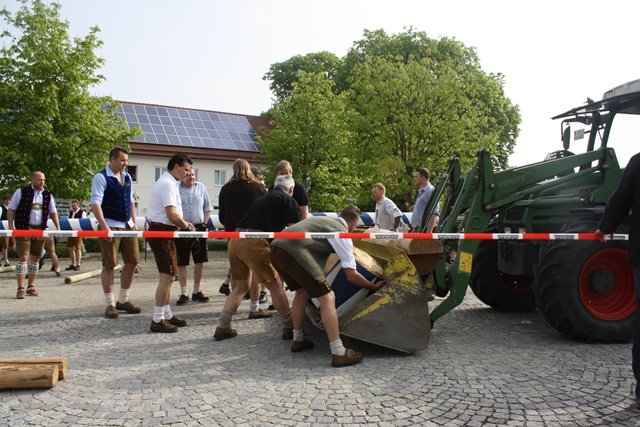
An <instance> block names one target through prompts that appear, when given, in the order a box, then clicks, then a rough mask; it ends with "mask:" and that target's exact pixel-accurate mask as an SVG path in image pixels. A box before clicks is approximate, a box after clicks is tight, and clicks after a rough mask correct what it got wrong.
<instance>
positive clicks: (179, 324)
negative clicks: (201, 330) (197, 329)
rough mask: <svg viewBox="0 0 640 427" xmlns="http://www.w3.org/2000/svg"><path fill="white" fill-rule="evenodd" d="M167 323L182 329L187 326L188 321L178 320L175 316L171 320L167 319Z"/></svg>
mask: <svg viewBox="0 0 640 427" xmlns="http://www.w3.org/2000/svg"><path fill="white" fill-rule="evenodd" d="M165 321H166V322H169V323H171V324H172V325H173V326H177V327H179V328H182V327H184V326H187V321H186V320H183V319H178V318H177V317H176V316H173V317H172V318H171V319H165Z"/></svg>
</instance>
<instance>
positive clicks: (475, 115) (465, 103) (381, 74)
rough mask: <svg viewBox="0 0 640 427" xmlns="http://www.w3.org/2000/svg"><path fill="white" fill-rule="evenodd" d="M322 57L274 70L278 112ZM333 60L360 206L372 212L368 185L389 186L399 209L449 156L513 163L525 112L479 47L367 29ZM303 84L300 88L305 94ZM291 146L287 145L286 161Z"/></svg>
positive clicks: (410, 31) (295, 61)
mask: <svg viewBox="0 0 640 427" xmlns="http://www.w3.org/2000/svg"><path fill="white" fill-rule="evenodd" d="M320 54H322V55H326V52H321V53H320ZM320 54H309V55H305V56H296V57H293V58H291V59H290V60H288V61H285V62H282V63H278V64H274V65H272V66H271V68H270V72H269V73H267V74H266V75H265V79H267V80H271V82H272V84H271V87H272V89H273V90H274V91H275V90H276V89H277V90H278V91H277V92H275V93H276V101H275V104H274V107H273V108H274V110H276V109H278V108H279V106H280V105H281V104H283V103H286V102H287V100H288V97H289V96H290V90H289V89H288V88H289V87H292V86H295V82H298V81H299V79H300V76H301V75H303V74H304V73H303V72H301V70H302V71H303V70H304V69H313V66H312V65H313V64H314V62H313V61H310V60H309V58H314V57H315V55H320ZM303 58H307V61H303ZM334 63H335V64H337V65H336V68H335V69H334V68H331V72H327V69H326V68H324V69H322V70H321V72H323V75H324V76H325V77H326V78H327V79H330V80H332V81H333V87H332V92H333V93H334V94H335V95H336V96H338V97H344V103H345V106H343V105H342V104H341V106H340V108H344V109H345V111H350V112H351V113H350V114H349V115H348V116H347V120H346V121H344V122H343V124H342V125H340V126H344V127H340V128H338V125H337V124H336V125H335V126H334V128H335V129H339V130H341V131H343V132H345V133H348V134H349V135H351V136H350V138H349V140H348V142H347V143H348V145H349V148H347V149H345V155H346V156H348V157H349V159H350V161H352V162H353V169H351V171H350V172H351V175H352V176H353V177H355V178H356V179H358V180H359V181H360V182H362V183H363V186H362V187H361V188H360V190H359V191H358V193H356V195H355V198H356V200H357V202H358V203H359V204H360V205H362V206H372V204H371V201H370V195H369V189H370V186H369V184H373V183H375V182H377V181H381V182H383V183H384V184H385V186H386V187H387V197H390V198H392V199H393V200H394V201H396V203H397V204H399V205H403V204H404V203H405V201H406V202H409V203H410V202H412V201H413V195H414V193H415V189H414V188H413V185H412V183H411V172H412V171H413V170H414V169H415V168H416V167H418V166H427V167H428V168H429V169H430V170H431V171H432V173H433V176H434V181H435V180H436V179H437V176H438V175H439V174H440V173H441V172H443V171H444V169H445V168H446V164H447V162H448V161H449V159H450V158H451V157H452V156H457V157H459V158H460V159H461V161H462V164H463V166H469V165H470V164H472V163H473V162H474V161H475V159H476V154H477V151H478V150H480V149H481V148H488V149H489V150H490V151H491V152H492V153H493V155H494V162H495V166H496V167H497V168H504V167H507V164H508V157H509V155H510V154H511V153H512V152H513V148H514V145H515V139H516V137H517V134H518V125H519V123H520V114H519V111H518V107H517V106H515V105H513V104H512V102H511V100H509V99H508V98H507V97H506V96H505V93H504V89H503V86H504V78H503V76H502V75H501V74H487V73H486V72H484V71H483V70H482V68H481V66H480V61H479V58H478V56H477V54H476V52H475V49H473V48H470V47H467V46H465V45H464V44H462V43H461V42H459V41H456V40H453V39H448V38H441V39H438V40H436V39H431V38H429V37H428V36H427V35H426V33H424V32H420V31H415V30H414V29H413V28H409V29H408V30H405V31H403V32H402V33H399V34H395V35H391V36H390V35H387V34H386V33H385V32H384V31H383V30H375V31H367V30H365V32H364V37H363V38H362V39H361V40H357V41H355V42H354V43H353V46H352V48H351V49H350V50H349V51H348V53H347V54H346V55H345V57H344V58H342V59H340V60H338V61H337V62H334ZM274 70H280V71H282V72H281V73H280V74H278V73H274V72H273V71H274ZM276 78H277V79H278V80H277V81H276V80H274V79H276ZM305 88H307V86H304V87H302V86H301V87H298V93H297V96H298V97H300V96H302V92H301V91H302V90H306V89H305ZM332 106H333V104H331V103H329V104H325V105H318V107H319V108H320V107H322V108H330V107H332ZM316 114H317V115H322V114H327V112H325V111H319V110H316ZM280 117H281V116H280ZM310 117H311V118H312V117H313V115H311V116H310ZM276 124H277V126H278V128H279V129H280V131H281V132H286V126H288V124H287V123H281V122H280V120H279V119H278V120H276ZM305 136H308V135H305V134H304V133H301V134H300V137H305ZM287 149H288V147H280V150H284V153H283V154H282V157H284V158H286V157H287V156H288V154H287ZM318 190H319V188H318V187H317V186H316V191H318ZM321 192H323V193H324V190H321Z"/></svg>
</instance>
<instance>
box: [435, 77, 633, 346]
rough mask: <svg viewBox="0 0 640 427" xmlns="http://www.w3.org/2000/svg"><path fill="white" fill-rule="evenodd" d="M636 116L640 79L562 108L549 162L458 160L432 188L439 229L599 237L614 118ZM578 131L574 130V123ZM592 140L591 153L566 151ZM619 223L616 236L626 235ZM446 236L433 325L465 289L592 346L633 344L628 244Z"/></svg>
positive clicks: (613, 181) (613, 164)
mask: <svg viewBox="0 0 640 427" xmlns="http://www.w3.org/2000/svg"><path fill="white" fill-rule="evenodd" d="M638 114H640V80H638V81H634V82H631V83H627V84H625V85H622V86H619V87H617V88H615V89H613V90H611V91H608V92H606V93H605V94H604V96H603V99H602V100H601V101H597V102H593V101H591V100H589V101H588V102H587V103H586V104H585V105H583V106H580V107H577V108H574V109H571V110H569V111H567V112H565V113H562V114H559V115H557V116H555V117H553V119H561V120H562V121H561V131H562V132H561V134H562V141H563V149H562V150H559V151H556V152H553V153H551V154H549V155H548V156H547V157H546V158H545V160H544V161H541V162H538V163H534V164H530V165H527V166H522V167H516V168H513V169H508V170H500V171H498V170H494V168H493V166H492V162H491V158H490V155H489V153H488V152H487V151H481V152H479V153H478V158H477V162H476V163H475V165H474V166H473V167H472V168H471V170H470V171H469V172H468V173H467V174H466V175H463V174H462V173H461V170H460V164H459V162H458V160H457V159H455V158H454V159H452V160H451V161H450V163H449V167H448V170H447V172H446V173H445V174H443V175H442V176H441V177H440V179H439V181H438V183H437V186H436V188H435V190H434V193H433V194H434V196H433V197H431V200H430V203H429V206H427V209H426V212H425V214H424V218H429V217H430V216H431V214H432V212H433V211H434V208H435V205H436V203H437V202H438V203H440V207H441V209H440V212H441V215H442V220H441V223H440V224H439V226H438V228H437V230H436V231H437V232H438V233H461V232H464V233H486V232H490V233H524V232H526V233H593V232H594V231H595V230H596V229H597V225H598V222H599V220H600V217H601V215H602V213H603V211H604V206H605V204H606V203H607V200H608V199H609V197H610V195H611V194H612V193H613V191H614V190H615V188H616V186H617V183H618V180H619V178H620V175H621V173H622V169H621V168H620V166H619V164H618V160H617V158H616V153H615V151H614V150H613V148H610V147H609V146H608V143H609V136H610V131H611V128H612V124H613V122H614V119H615V118H616V117H619V116H620V115H638ZM572 124H573V125H574V126H576V125H577V126H578V127H580V128H581V129H580V130H577V131H575V132H574V134H573V135H572V132H571V125H572ZM572 136H573V137H574V138H573V139H581V138H586V150H585V152H583V153H580V154H574V153H573V152H571V151H570V142H571V139H572ZM627 232H628V231H627V229H626V228H625V227H621V228H620V229H619V230H618V231H617V233H625V234H626V233H627ZM454 237H455V235H452V238H451V240H443V241H442V244H443V247H444V253H443V255H442V259H441V261H440V262H439V263H438V265H437V266H436V268H435V270H434V271H433V274H432V276H431V278H430V279H429V280H428V281H427V282H428V283H427V284H428V286H429V287H431V289H432V291H433V292H434V293H436V294H438V295H440V296H446V298H445V299H443V300H442V301H441V302H440V304H439V305H438V306H437V307H435V309H432V310H431V314H430V319H431V322H432V324H433V322H435V321H436V320H437V319H438V318H440V317H441V316H443V315H444V314H446V313H447V312H449V311H450V310H452V309H453V308H455V307H456V306H457V305H459V304H460V303H461V302H462V300H463V298H464V295H465V292H466V289H467V286H470V287H471V289H472V291H473V293H474V294H475V295H476V296H477V297H478V298H479V299H480V300H481V301H482V302H484V303H485V304H487V305H489V306H491V307H493V308H494V309H497V310H502V311H529V310H535V309H536V308H537V309H539V310H540V311H541V312H542V313H543V314H544V317H545V319H546V320H547V321H548V322H549V323H550V324H551V325H552V326H553V327H555V328H556V329H558V330H559V331H561V332H562V333H564V334H566V335H568V336H570V337H573V338H576V339H579V340H582V341H586V342H616V341H628V340H630V338H631V336H632V332H633V325H634V315H635V286H634V276H633V270H632V268H631V267H630V265H629V264H628V261H627V241H626V240H622V239H620V240H612V241H608V242H602V241H598V240H588V241H587V240H568V239H567V240H547V241H544V240H520V239H513V240H512V239H507V238H506V237H507V236H506V235H505V236H502V237H503V238H501V239H498V240H455V239H454Z"/></svg>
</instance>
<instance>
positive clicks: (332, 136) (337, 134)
mask: <svg viewBox="0 0 640 427" xmlns="http://www.w3.org/2000/svg"><path fill="white" fill-rule="evenodd" d="M351 114H352V113H351V112H350V111H349V109H348V108H347V105H346V102H345V97H344V96H343V95H336V94H335V93H334V87H333V82H332V81H331V80H330V79H329V78H328V77H327V76H326V75H325V74H324V73H314V74H310V73H305V72H301V73H300V74H299V75H298V79H297V81H296V82H294V83H293V89H292V91H291V93H290V94H289V96H287V97H286V98H285V99H284V100H283V101H281V102H279V103H277V104H276V105H275V106H274V108H273V109H272V110H271V115H272V117H273V120H274V122H275V128H274V129H272V130H270V131H268V133H267V138H265V139H264V140H261V141H260V147H261V150H262V152H263V153H265V156H266V158H265V160H266V161H267V162H268V163H269V164H271V165H275V164H276V163H277V162H278V161H280V160H282V159H286V160H288V161H289V162H290V163H291V166H292V167H293V173H294V178H295V179H296V181H299V182H300V183H301V184H303V185H304V186H305V187H306V189H307V191H308V194H309V206H310V208H311V209H312V210H314V211H336V210H339V209H342V208H343V207H344V205H345V203H346V202H348V201H354V200H353V195H355V194H357V193H358V192H359V190H360V185H361V181H360V179H359V178H358V177H357V176H354V175H353V174H352V171H353V170H354V169H355V164H354V162H355V161H354V158H353V153H352V152H351V140H352V138H353V135H352V133H351V131H350V130H349V126H348V124H347V123H348V122H349V120H350V119H349V116H350V115H351ZM273 177H274V171H273V170H271V171H268V173H267V179H273Z"/></svg>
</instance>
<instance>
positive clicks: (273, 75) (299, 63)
mask: <svg viewBox="0 0 640 427" xmlns="http://www.w3.org/2000/svg"><path fill="white" fill-rule="evenodd" d="M340 64H341V61H340V59H339V58H338V57H337V56H336V55H334V54H333V53H331V52H317V53H309V54H307V55H296V56H293V57H291V58H289V59H288V60H286V61H284V62H278V63H275V64H272V65H271V67H269V71H267V73H266V74H265V75H264V77H263V80H268V81H270V82H271V83H270V84H269V89H271V92H273V94H274V95H275V97H276V102H280V101H283V100H284V99H285V98H286V97H287V96H288V95H289V94H290V93H291V91H292V90H293V84H294V83H295V82H296V81H298V77H299V75H300V74H301V73H311V74H314V73H322V74H324V75H325V76H326V77H328V78H330V79H332V80H333V79H334V77H335V74H336V72H337V70H338V69H339V67H340Z"/></svg>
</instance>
